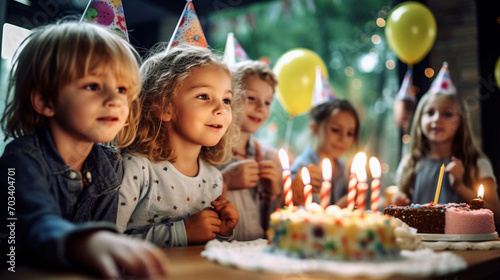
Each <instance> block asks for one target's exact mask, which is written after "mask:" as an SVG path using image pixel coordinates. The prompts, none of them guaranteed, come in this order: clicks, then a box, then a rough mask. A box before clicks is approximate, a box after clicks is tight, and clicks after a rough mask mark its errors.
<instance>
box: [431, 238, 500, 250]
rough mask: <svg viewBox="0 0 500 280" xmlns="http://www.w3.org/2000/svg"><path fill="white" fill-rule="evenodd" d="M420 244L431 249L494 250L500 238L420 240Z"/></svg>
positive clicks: (498, 245)
mask: <svg viewBox="0 0 500 280" xmlns="http://www.w3.org/2000/svg"><path fill="white" fill-rule="evenodd" d="M421 244H422V245H424V246H425V247H427V248H431V249H433V250H494V249H500V240H495V241H484V242H446V241H422V242H421Z"/></svg>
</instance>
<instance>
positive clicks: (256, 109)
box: [219, 61, 283, 241]
mask: <svg viewBox="0 0 500 280" xmlns="http://www.w3.org/2000/svg"><path fill="white" fill-rule="evenodd" d="M234 76H235V80H236V82H237V83H239V84H240V86H241V87H242V89H243V90H244V92H245V94H246V98H247V106H246V109H245V112H244V113H243V115H242V117H241V120H240V129H241V135H240V138H239V140H238V142H237V143H236V146H235V147H234V148H233V158H232V160H231V162H230V163H229V164H225V165H221V166H219V169H221V170H222V174H223V175H224V184H225V185H226V186H227V188H228V192H227V197H228V198H229V199H230V200H231V201H233V202H234V204H235V205H236V207H237V208H238V211H239V213H240V220H239V222H238V224H237V225H236V229H235V237H234V238H235V240H242V241H243V240H244V241H246V240H253V239H257V238H265V231H266V229H267V224H268V220H269V215H270V214H271V212H272V211H274V210H275V209H276V208H277V207H279V206H280V205H279V201H280V196H281V192H282V190H283V183H282V179H281V167H280V162H279V158H278V152H277V151H276V150H275V149H274V148H272V147H269V146H267V145H265V144H264V143H262V142H260V141H259V140H257V138H255V137H253V136H252V133H254V132H256V131H257V130H258V129H259V127H261V126H262V125H263V124H264V123H265V122H266V121H267V119H268V118H269V115H270V113H271V102H272V100H273V96H274V88H275V87H276V84H277V80H276V77H275V76H274V74H273V72H272V71H271V69H270V68H269V66H268V65H267V64H265V63H263V62H260V61H245V62H240V63H238V64H237V65H236V69H235V71H234Z"/></svg>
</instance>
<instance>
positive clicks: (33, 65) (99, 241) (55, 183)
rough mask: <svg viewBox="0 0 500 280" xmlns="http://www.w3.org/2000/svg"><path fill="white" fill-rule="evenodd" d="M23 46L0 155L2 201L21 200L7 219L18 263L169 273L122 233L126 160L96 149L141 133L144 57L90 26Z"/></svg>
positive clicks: (41, 32)
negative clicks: (120, 215) (118, 225)
mask: <svg viewBox="0 0 500 280" xmlns="http://www.w3.org/2000/svg"><path fill="white" fill-rule="evenodd" d="M22 46H23V47H24V48H22V51H21V52H20V53H19V56H18V57H17V59H16V61H15V63H14V67H13V68H12V69H13V70H12V72H11V83H10V84H9V91H8V92H9V95H10V94H13V96H12V99H11V98H7V100H9V102H8V104H7V106H6V109H5V112H4V114H3V116H2V130H3V131H4V133H5V135H6V139H7V138H10V137H12V138H14V140H12V142H11V143H10V144H8V145H7V147H6V148H5V152H4V154H3V155H2V157H1V158H0V170H1V175H0V176H1V177H0V179H1V181H0V184H1V189H2V191H1V196H2V201H5V202H6V201H9V202H10V201H15V207H14V208H13V209H15V212H12V214H14V215H13V216H8V217H15V218H16V219H17V220H16V222H15V225H16V228H15V231H16V236H15V237H16V238H15V242H16V243H15V246H16V251H15V252H16V261H18V263H25V262H29V263H31V264H37V265H39V266H42V267H43V266H50V267H54V266H66V267H70V268H76V267H81V266H83V268H85V269H86V270H87V271H88V270H89V269H90V270H92V271H95V272H98V273H99V274H100V275H101V276H103V277H106V278H113V279H118V278H119V277H120V273H119V270H120V269H121V268H125V270H126V271H127V272H128V273H129V274H133V275H137V276H155V275H159V276H164V275H166V274H167V267H166V257H165V256H164V255H163V253H162V252H161V251H159V250H158V249H157V248H155V247H154V246H153V245H152V244H149V243H145V242H139V241H138V240H130V238H127V237H124V236H121V235H118V234H117V231H116V229H115V225H114V223H115V221H116V209H117V203H118V186H119V184H120V182H121V179H122V173H123V171H122V160H121V157H120V155H119V153H117V152H116V151H115V150H114V149H112V148H110V147H105V146H103V145H99V144H97V143H105V142H110V141H112V140H113V139H114V138H115V136H116V135H117V134H122V135H129V137H123V138H121V140H120V141H119V142H118V145H119V146H124V145H127V144H128V143H130V141H131V140H132V139H133V137H134V136H135V126H134V123H135V120H136V119H137V118H138V117H139V113H140V112H139V111H138V110H137V108H138V98H137V96H138V94H139V90H140V87H141V81H140V74H139V64H138V57H139V56H138V55H137V53H136V52H135V51H134V50H133V48H132V47H131V46H130V45H129V44H128V43H127V42H125V41H124V40H122V39H121V38H119V37H117V36H116V35H115V34H112V33H110V32H108V31H107V30H105V29H103V28H102V27H99V26H97V25H95V24H91V23H85V22H65V23H56V24H51V25H47V26H44V27H40V28H38V29H35V30H33V32H32V33H31V35H29V36H28V38H27V39H26V41H25V43H24V44H23V45H22ZM124 126H125V128H124ZM8 171H9V172H8ZM7 175H8V176H9V177H7ZM13 186H15V188H14V190H13V189H12V187H13ZM9 205H11V204H10V203H9ZM6 211H7V206H5V207H4V209H3V211H2V214H4V215H5V214H7V213H6ZM9 214H10V213H9ZM5 220H6V218H4V221H5ZM98 221H99V222H98ZM5 229H7V228H6V227H2V231H4V230H5ZM2 235H3V234H2ZM4 236H8V234H5V235H4ZM0 243H1V244H2V245H4V244H6V243H7V242H6V240H5V241H1V242H0ZM9 244H11V243H10V242H9ZM2 252H7V251H4V250H2Z"/></svg>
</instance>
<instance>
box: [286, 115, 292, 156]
mask: <svg viewBox="0 0 500 280" xmlns="http://www.w3.org/2000/svg"><path fill="white" fill-rule="evenodd" d="M293 119H294V118H293V117H291V118H289V119H288V122H287V125H286V131H285V143H284V144H285V151H288V150H289V149H288V148H289V146H290V138H292V127H293Z"/></svg>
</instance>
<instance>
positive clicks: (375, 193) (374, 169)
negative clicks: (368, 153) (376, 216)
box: [370, 157, 382, 212]
mask: <svg viewBox="0 0 500 280" xmlns="http://www.w3.org/2000/svg"><path fill="white" fill-rule="evenodd" d="M370 172H371V173H372V177H373V180H372V184H371V193H372V194H371V209H372V212H378V201H379V197H380V176H381V173H382V172H381V170H380V162H379V161H378V159H377V158H376V157H371V158H370Z"/></svg>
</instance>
